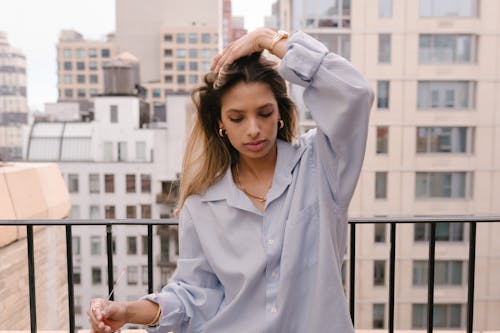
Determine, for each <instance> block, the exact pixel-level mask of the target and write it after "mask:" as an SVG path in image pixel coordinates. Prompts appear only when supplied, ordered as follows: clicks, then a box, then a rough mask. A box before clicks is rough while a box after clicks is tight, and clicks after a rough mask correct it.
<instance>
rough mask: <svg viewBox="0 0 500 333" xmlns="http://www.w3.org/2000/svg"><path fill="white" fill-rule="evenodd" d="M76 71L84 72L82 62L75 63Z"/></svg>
mask: <svg viewBox="0 0 500 333" xmlns="http://www.w3.org/2000/svg"><path fill="white" fill-rule="evenodd" d="M76 69H77V70H79V71H84V70H85V63H84V62H83V61H77V63H76Z"/></svg>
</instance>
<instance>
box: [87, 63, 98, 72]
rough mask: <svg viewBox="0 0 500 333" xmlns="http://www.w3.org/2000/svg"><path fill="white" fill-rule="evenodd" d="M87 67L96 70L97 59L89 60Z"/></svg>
mask: <svg viewBox="0 0 500 333" xmlns="http://www.w3.org/2000/svg"><path fill="white" fill-rule="evenodd" d="M89 69H90V70H91V71H96V70H97V61H89Z"/></svg>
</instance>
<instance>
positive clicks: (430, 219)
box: [0, 215, 500, 226]
mask: <svg viewBox="0 0 500 333" xmlns="http://www.w3.org/2000/svg"><path fill="white" fill-rule="evenodd" d="M442 222H480V223H484V222H500V216H495V215H485V216H474V215H452V216H445V215H436V216H418V217H415V216H412V217H357V218H350V219H349V223H350V224H373V223H400V224H403V223H442ZM22 225H45V226H49V225H53V226H66V225H72V226H73V225H74V226H79V225H103V226H105V225H145V226H148V225H178V220H177V219H123V220H120V219H96V220H73V219H67V220H1V219H0V226H22Z"/></svg>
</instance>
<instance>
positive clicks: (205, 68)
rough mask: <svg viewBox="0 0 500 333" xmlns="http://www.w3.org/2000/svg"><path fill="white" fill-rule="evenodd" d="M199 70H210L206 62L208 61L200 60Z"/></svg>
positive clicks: (208, 63)
mask: <svg viewBox="0 0 500 333" xmlns="http://www.w3.org/2000/svg"><path fill="white" fill-rule="evenodd" d="M201 70H202V71H203V72H208V71H209V70H210V62H208V61H202V62H201Z"/></svg>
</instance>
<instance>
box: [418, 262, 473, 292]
mask: <svg viewBox="0 0 500 333" xmlns="http://www.w3.org/2000/svg"><path fill="white" fill-rule="evenodd" d="M464 266H465V265H464V264H463V261H460V260H436V262H435V266H434V283H435V285H436V286H461V285H462V283H463V278H462V276H465V274H464V268H465V267H464ZM428 269H429V263H428V261H427V260H414V261H413V285H414V286H427V277H428V274H429V270H428Z"/></svg>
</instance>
